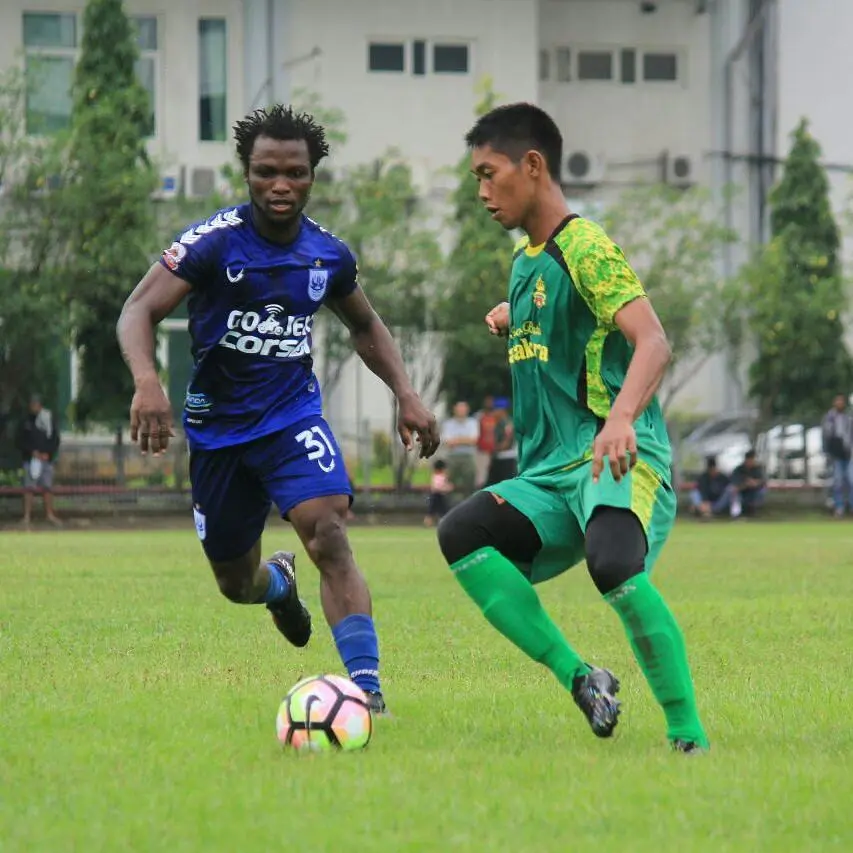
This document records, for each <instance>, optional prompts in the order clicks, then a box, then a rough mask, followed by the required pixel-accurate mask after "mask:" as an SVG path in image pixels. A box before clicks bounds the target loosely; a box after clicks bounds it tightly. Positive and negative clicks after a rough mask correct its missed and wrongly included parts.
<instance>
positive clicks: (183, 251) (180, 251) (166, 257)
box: [163, 242, 187, 272]
mask: <svg viewBox="0 0 853 853" xmlns="http://www.w3.org/2000/svg"><path fill="white" fill-rule="evenodd" d="M186 255H187V247H186V246H184V245H182V244H181V243H178V242H175V243H172V245H171V246H169V248H168V249H166V251H164V252H163V263H164V264H166V266H167V267H168V268H169V269H170V270H172V272H174V271H175V270H176V269H177V268H178V267H179V266H180V265H181V261H182V260H183V259H184V258H185V257H186Z"/></svg>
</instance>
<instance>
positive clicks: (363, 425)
mask: <svg viewBox="0 0 853 853" xmlns="http://www.w3.org/2000/svg"><path fill="white" fill-rule="evenodd" d="M358 455H359V463H360V465H361V477H362V481H363V483H364V494H365V496H366V497H367V499H368V501H369V500H370V478H371V471H370V468H371V462H372V461H373V442H372V440H371V435H370V421H369V420H368V419H367V418H364V420H362V421H360V422H359V424H358Z"/></svg>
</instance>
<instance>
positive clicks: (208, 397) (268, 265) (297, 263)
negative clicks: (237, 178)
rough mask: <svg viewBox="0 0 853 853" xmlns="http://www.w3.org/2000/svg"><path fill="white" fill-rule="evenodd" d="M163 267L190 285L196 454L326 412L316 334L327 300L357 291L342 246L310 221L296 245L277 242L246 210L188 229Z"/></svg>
mask: <svg viewBox="0 0 853 853" xmlns="http://www.w3.org/2000/svg"><path fill="white" fill-rule="evenodd" d="M161 263H162V264H163V265H164V266H165V267H166V268H167V269H168V270H170V271H171V272H172V273H174V274H175V275H177V276H179V277H180V278H182V279H184V280H185V281H186V282H188V283H189V284H190V285H191V286H192V291H191V293H190V296H189V299H188V302H187V310H188V314H189V332H190V337H191V338H192V354H193V360H194V369H193V373H192V378H191V380H190V383H189V386H188V388H187V396H186V402H185V405H184V416H183V422H184V428H185V431H186V434H187V439H188V441H189V444H190V448H191V449H204V450H215V449H217V448H220V447H228V446H231V445H235V444H242V443H244V442H248V441H252V440H253V439H256V438H260V437H262V436H265V435H269V434H270V433H273V432H277V431H279V430H283V429H286V428H287V427H289V426H291V425H293V424H295V423H297V422H298V421H301V420H304V419H305V418H307V417H310V416H313V415H320V414H321V412H322V407H323V406H322V398H321V395H320V389H319V387H318V385H317V379H316V377H315V376H314V371H313V360H312V357H311V343H312V338H311V331H312V328H313V326H314V318H315V315H316V313H317V311H318V310H319V309H320V306H321V305H322V304H323V303H324V301H325V300H326V299H328V298H329V297H333V298H340V297H344V296H347V295H348V294H350V293H352V292H353V291H354V290H355V289H356V287H357V286H358V285H357V280H356V279H357V270H356V262H355V258H354V257H353V255H352V253H351V252H350V250H349V249H348V248H347V246H346V244H345V243H343V242H342V241H340V240H339V239H338V238H337V237H335V236H333V235H332V234H330V233H329V232H328V231H325V230H324V229H323V228H321V227H320V226H319V225H318V224H317V223H316V222H314V221H313V220H311V219H309V218H308V217H307V216H303V217H302V222H301V227H300V230H299V235H298V236H297V237H296V239H295V240H294V241H293V242H292V243H290V244H288V245H279V244H276V243H271V242H270V241H269V240H266V239H265V238H264V237H262V236H261V235H260V234H258V232H257V231H256V229H255V227H254V224H253V222H252V209H251V205H249V204H244V205H240V206H239V207H235V208H228V209H225V210H220V211H218V212H217V213H216V214H214V215H213V216H211V217H210V218H209V219H206V220H204V221H203V222H200V223H197V224H196V225H194V226H192V227H190V228H188V229H187V230H186V231H184V232H183V233H182V234H181V235H180V236H179V237H178V238H177V239H176V240H175V242H174V243H172V245H171V246H170V247H169V248H168V249H167V250H166V251H165V252H164V253H163V256H162V258H161Z"/></svg>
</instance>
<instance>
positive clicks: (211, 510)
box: [190, 445, 270, 576]
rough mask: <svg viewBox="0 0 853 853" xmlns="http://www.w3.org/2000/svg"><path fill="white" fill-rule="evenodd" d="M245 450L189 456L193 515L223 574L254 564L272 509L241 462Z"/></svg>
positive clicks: (205, 546)
mask: <svg viewBox="0 0 853 853" xmlns="http://www.w3.org/2000/svg"><path fill="white" fill-rule="evenodd" d="M243 453H244V446H242V445H241V446H237V447H224V448H220V449H217V450H194V451H192V453H190V483H191V485H192V497H193V516H194V518H195V526H196V533H197V534H198V538H199V540H200V541H201V545H202V548H203V549H204V552H205V554H206V555H207V558H208V560H210V562H211V564H212V565H213V567H214V570H217V567H221V569H222V571H221V572H220V571H218V570H217V576H218V575H219V574H229V573H233V572H236V571H237V570H238V569H240V568H241V567H243V566H244V564H245V565H246V566H248V565H249V564H250V563H252V562H253V561H254V564H253V565H252V566H251V569H252V570H254V568H255V567H256V566H257V562H258V559H259V557H258V556H257V555H258V554H259V553H260V552H259V548H260V539H261V534H262V533H263V531H264V525H265V524H266V520H267V517H268V516H269V511H270V500H269V498H268V497H267V495H266V491H265V490H264V487H263V484H262V483H261V482H260V480H259V479H258V478H257V477H256V476H255V475H254V474H253V473H252V472H251V471H250V470H249V469H248V468H247V467H246V466H245V464H244V463H243Z"/></svg>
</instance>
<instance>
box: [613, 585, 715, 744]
mask: <svg viewBox="0 0 853 853" xmlns="http://www.w3.org/2000/svg"><path fill="white" fill-rule="evenodd" d="M604 599H605V601H607V603H608V604H609V605H610V606H611V607H612V608H613V609H614V610H615V611H616V612H617V613H618V614H619V618H620V619H621V620H622V624H623V625H624V626H625V631H626V632H627V634H628V640H629V641H630V643H631V648H632V649H633V650H634V655H635V656H636V658H637V662H638V663H639V664H640V668H641V669H642V670H643V675H645V677H646V681H648V683H649V687H651V689H652V693H653V694H654V696H655V699H657V700H658V702H660V704H661V706H662V707H663V712H664V714H665V715H666V722H667V737H668V738H669V739H670V740H675V739H676V738H682V739H684V740H691V741H696V742H698V743H699V744H700V745H701V746H705V747H707V746H708V737H707V735H706V734H705V729H704V728H703V727H702V723H701V721H700V720H699V712H698V710H697V709H696V696H695V694H694V692H693V679H692V677H691V675H690V666H689V665H688V663H687V650H686V649H685V646H684V637H683V635H682V633H681V629H680V628H679V627H678V623H676V621H675V617H674V616H673V615H672V613H671V611H670V609H669V607H667V605H666V602H665V601H664V600H663V598H662V597H661V594H660V593H659V592H658V591H657V590H656V589H655V588H654V587H653V586H652V583H651V581H650V580H649V576H648V575H647V574H645V573H641V574H639V575H636V576H635V577H633V578H631V579H630V580H628V581H625V583H623V584H622V585H621V586H619V587H617V588H616V589H614V590H613V592H610V593H608V594H607V595H605V596H604Z"/></svg>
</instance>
